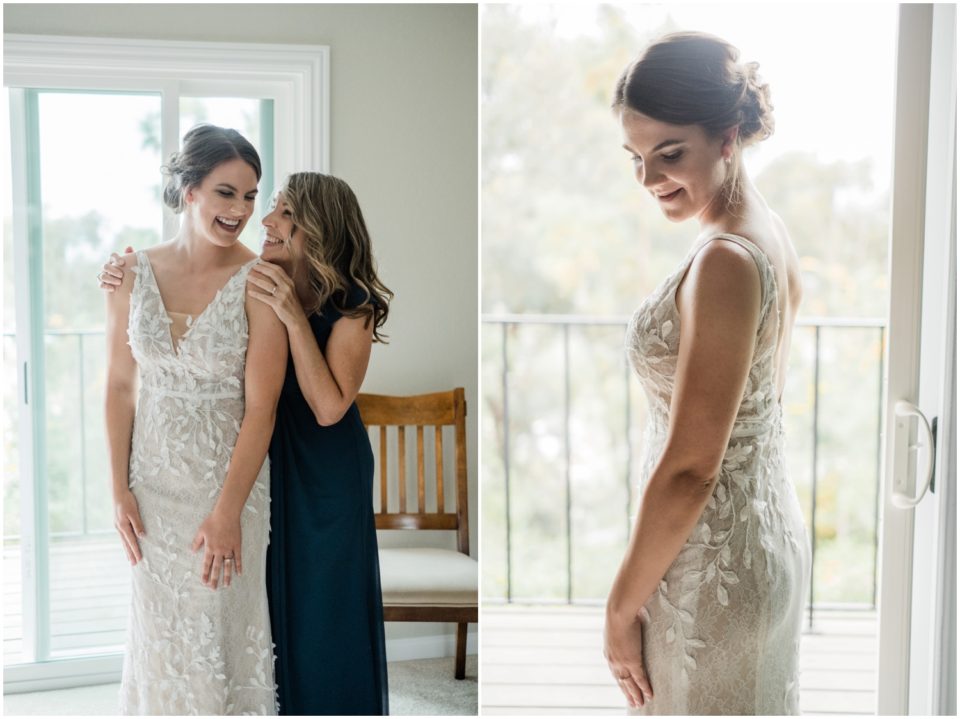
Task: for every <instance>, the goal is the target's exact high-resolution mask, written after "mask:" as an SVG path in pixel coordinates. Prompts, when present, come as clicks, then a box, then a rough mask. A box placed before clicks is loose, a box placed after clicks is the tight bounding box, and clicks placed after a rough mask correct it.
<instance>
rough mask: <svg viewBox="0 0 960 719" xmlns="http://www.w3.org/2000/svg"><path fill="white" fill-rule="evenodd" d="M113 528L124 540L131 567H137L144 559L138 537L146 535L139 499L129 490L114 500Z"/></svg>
mask: <svg viewBox="0 0 960 719" xmlns="http://www.w3.org/2000/svg"><path fill="white" fill-rule="evenodd" d="M113 526H114V527H116V528H117V531H118V532H120V539H121V540H123V548H124V550H126V552H127V559H128V560H129V561H130V566H135V565H136V563H137V562H139V561H140V560H141V559H143V554H142V553H141V552H140V543H139V542H138V541H137V537H143V536H145V534H146V533H145V532H144V531H143V521H142V520H141V519H140V507H139V505H138V504H137V498H136V497H134V496H133V492H131V491H130V490H129V489H126V490H124V491H123V492H122V493H120V494H118V495H116V496H115V497H114V498H113Z"/></svg>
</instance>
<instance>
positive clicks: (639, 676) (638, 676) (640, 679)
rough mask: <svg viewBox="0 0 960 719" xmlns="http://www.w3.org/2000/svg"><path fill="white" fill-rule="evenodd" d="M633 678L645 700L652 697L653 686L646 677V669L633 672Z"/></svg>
mask: <svg viewBox="0 0 960 719" xmlns="http://www.w3.org/2000/svg"><path fill="white" fill-rule="evenodd" d="M633 680H634V681H635V682H636V683H637V686H639V687H640V689H641V691H643V696H644V698H645V699H646V700H647V701H650V700H651V699H653V687H652V686H650V679H649V677H647V673H646V671H644V670H643V669H640V671H638V672H633Z"/></svg>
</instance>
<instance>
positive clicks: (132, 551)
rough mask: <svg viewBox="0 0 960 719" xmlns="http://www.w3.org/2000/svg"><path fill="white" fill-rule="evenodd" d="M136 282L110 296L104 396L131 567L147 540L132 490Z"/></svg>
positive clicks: (117, 522) (117, 508)
mask: <svg viewBox="0 0 960 719" xmlns="http://www.w3.org/2000/svg"><path fill="white" fill-rule="evenodd" d="M127 259H128V260H129V261H130V264H131V265H136V256H135V255H129V256H128V258H127ZM133 279H134V278H133V275H128V276H127V277H126V278H125V279H124V280H123V282H122V283H121V284H120V285H119V286H118V288H117V290H116V291H115V292H112V293H109V294H107V296H106V305H107V322H106V338H107V376H106V389H105V393H104V395H105V396H104V416H105V418H106V424H107V451H108V454H109V459H110V485H111V495H112V497H113V504H114V526H115V527H116V529H117V531H118V532H119V533H120V537H121V540H122V542H123V548H124V549H125V550H126V552H127V558H128V559H129V561H130V564H136V563H137V562H139V561H140V559H141V557H142V555H141V553H140V544H139V542H138V541H137V537H138V536H143V522H142V521H141V519H140V512H139V508H138V507H137V500H136V499H135V498H134V496H133V493H132V492H131V491H130V486H129V482H130V477H129V465H130V441H131V437H132V436H133V418H134V414H135V412H136V405H137V363H136V361H135V360H134V359H133V354H132V353H131V351H130V345H128V344H127V324H128V321H129V315H130V290H131V288H132V287H133Z"/></svg>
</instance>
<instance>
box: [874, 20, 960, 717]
mask: <svg viewBox="0 0 960 719" xmlns="http://www.w3.org/2000/svg"><path fill="white" fill-rule="evenodd" d="M945 15H946V16H947V17H946V18H945V17H944V16H945ZM945 21H946V22H945ZM945 25H946V26H947V27H949V28H953V29H952V30H951V31H950V32H946V31H945ZM955 28H956V21H955V10H953V11H952V12H951V10H950V8H947V7H946V6H936V5H930V4H918V5H901V6H900V23H899V27H898V52H897V77H896V83H897V85H896V87H897V91H896V105H895V112H896V128H895V136H894V165H893V170H894V171H893V193H892V208H891V211H892V215H891V223H890V224H891V234H890V255H889V256H890V312H889V325H888V326H889V344H888V346H887V368H888V370H887V383H886V397H885V407H886V414H885V416H886V418H887V419H886V426H885V433H884V444H885V453H884V469H883V493H882V497H883V504H882V506H883V515H882V516H883V518H882V524H881V527H882V534H881V551H880V579H879V591H880V597H879V618H880V621H879V628H878V639H879V647H878V649H879V651H878V672H877V683H878V686H877V699H878V702H877V710H878V713H879V714H883V715H890V714H908V713H911V712H912V713H919V714H936V713H942V712H943V710H944V709H945V708H946V707H945V706H944V704H945V699H946V695H947V694H948V693H949V692H946V691H944V690H945V688H947V689H948V688H949V686H950V683H951V682H952V681H954V680H953V677H955V676H956V674H955V668H953V669H952V670H951V668H950V667H949V666H944V664H949V662H948V661H944V658H945V657H946V658H948V657H949V656H950V652H951V647H952V653H953V657H954V662H955V656H956V644H955V626H956V624H955V618H953V619H952V618H951V617H949V616H947V615H948V614H949V612H950V611H951V601H952V606H953V611H955V607H956V585H955V574H954V575H953V577H951V572H949V571H944V568H945V567H949V565H950V564H955V561H956V558H955V548H953V547H951V543H950V542H949V541H945V538H947V537H950V536H951V531H952V532H953V534H952V536H953V537H954V538H955V536H956V534H955V532H956V529H955V527H956V501H955V494H954V489H953V487H952V485H951V483H950V479H951V478H950V476H949V470H948V469H947V467H948V466H951V465H952V466H953V467H955V458H956V455H955V448H951V447H949V444H950V436H951V434H953V435H954V436H955V430H954V429H953V428H952V423H953V420H952V417H954V416H955V411H956V404H955V395H954V392H953V385H954V382H953V372H954V371H955V369H954V368H955V347H956V344H955V336H956V335H955V311H956V304H955V299H954V298H955V291H956V290H955V287H956V275H955V274H953V273H951V267H952V265H953V262H954V261H955V245H956V204H955V203H956V195H955V189H954V188H955V183H956V165H955V155H954V152H953V151H952V150H953V149H954V148H955V142H956V139H955V138H956V75H955V74H954V73H952V71H951V68H952V69H955V65H956V54H955V53H956V50H955V47H956V45H955V43H956V36H955ZM951 83H952V86H951ZM925 270H926V272H925ZM931 333H933V334H934V335H936V336H938V337H937V338H938V340H939V342H933V343H932V342H931V341H930V340H931V337H932V335H931ZM951 338H952V342H951ZM901 400H905V401H908V402H910V403H912V404H915V405H916V406H917V407H919V409H920V410H921V411H922V412H923V413H924V414H925V415H926V417H928V418H933V417H939V418H940V427H939V433H940V447H939V448H938V449H939V457H938V458H937V459H938V461H937V465H936V466H937V475H935V482H936V485H935V486H936V488H937V489H936V492H935V493H928V494H927V495H926V496H925V497H924V498H923V501H922V502H921V503H920V504H918V505H917V506H916V507H914V508H904V507H902V506H898V505H902V504H903V502H902V501H900V500H895V495H900V496H901V500H902V497H903V496H906V497H914V496H916V495H917V494H919V493H920V492H921V491H922V489H923V484H924V481H925V478H923V477H919V476H918V475H919V470H918V465H924V464H925V462H926V461H927V460H928V459H929V460H930V461H932V460H933V452H934V448H933V447H928V446H926V444H927V442H926V441H925V440H924V439H922V437H921V434H920V430H919V428H918V427H916V428H915V427H914V425H913V424H912V422H911V421H910V419H909V417H905V416H898V414H897V412H896V407H897V404H898V402H899V401H901ZM918 440H919V441H918ZM918 445H919V447H918ZM914 450H919V451H916V452H915V453H914ZM918 455H927V458H926V459H924V458H921V456H918ZM954 481H955V478H954ZM951 527H952V530H951ZM954 544H955V539H954ZM951 580H952V581H951ZM951 585H952V586H951ZM945 626H947V627H949V626H952V627H954V632H952V633H950V634H946V635H944V634H943V632H942V629H943V628H944V627H945ZM938 630H940V631H939V636H938ZM954 666H955V665H954ZM953 691H954V698H953V701H954V703H955V701H956V699H955V686H954V688H953ZM947 713H949V712H947Z"/></svg>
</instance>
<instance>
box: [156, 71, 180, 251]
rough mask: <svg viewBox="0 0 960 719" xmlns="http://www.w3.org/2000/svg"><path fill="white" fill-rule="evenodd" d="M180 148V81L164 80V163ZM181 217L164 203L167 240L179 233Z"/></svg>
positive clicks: (162, 111) (162, 137) (161, 107)
mask: <svg viewBox="0 0 960 719" xmlns="http://www.w3.org/2000/svg"><path fill="white" fill-rule="evenodd" d="M178 149H180V83H179V82H177V81H176V80H171V81H169V82H164V83H163V86H162V88H161V90H160V157H161V159H162V160H163V163H164V164H166V162H167V161H168V160H169V159H170V155H172V154H173V153H174V152H176V151H177V150H178ZM179 228H180V219H179V218H178V217H177V215H176V214H175V213H174V212H173V210H171V209H170V208H169V207H167V205H166V203H163V237H162V240H163V241H166V240H169V239H171V238H172V237H173V236H174V235H176V234H177V230H178V229H179Z"/></svg>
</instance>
